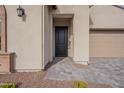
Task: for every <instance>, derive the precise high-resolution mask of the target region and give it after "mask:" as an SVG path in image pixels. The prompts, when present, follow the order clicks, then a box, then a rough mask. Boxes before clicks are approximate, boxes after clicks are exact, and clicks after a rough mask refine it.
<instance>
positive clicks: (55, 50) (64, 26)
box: [54, 26, 69, 57]
mask: <svg viewBox="0 0 124 93" xmlns="http://www.w3.org/2000/svg"><path fill="white" fill-rule="evenodd" d="M57 27H60V28H67V45H66V47H67V49H66V52H67V53H66V54H67V55H66V56H65V57H68V34H69V31H68V29H69V27H68V26H55V31H56V28H57ZM54 34H55V35H56V32H55V33H54ZM55 35H54V36H55ZM55 37H56V36H55ZM54 39H55V57H57V56H56V38H54Z"/></svg>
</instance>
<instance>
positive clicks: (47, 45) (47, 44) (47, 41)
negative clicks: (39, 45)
mask: <svg viewBox="0 0 124 93" xmlns="http://www.w3.org/2000/svg"><path fill="white" fill-rule="evenodd" d="M51 29H52V28H51V26H50V13H49V8H48V6H44V66H45V65H46V64H47V63H48V62H50V61H51V49H52V48H51V32H50V30H51Z"/></svg>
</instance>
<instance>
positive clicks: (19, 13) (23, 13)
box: [17, 5, 25, 17]
mask: <svg viewBox="0 0 124 93" xmlns="http://www.w3.org/2000/svg"><path fill="white" fill-rule="evenodd" d="M17 15H18V16H19V17H22V16H24V15H25V10H24V9H23V8H22V7H21V6H20V5H19V7H18V8H17Z"/></svg>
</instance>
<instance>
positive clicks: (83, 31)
mask: <svg viewBox="0 0 124 93" xmlns="http://www.w3.org/2000/svg"><path fill="white" fill-rule="evenodd" d="M53 14H74V17H73V32H74V57H73V60H74V61H75V62H80V63H83V62H84V63H86V61H89V7H88V6H86V5H83V6H74V5H69V6H66V5H58V6H57V10H55V11H53Z"/></svg>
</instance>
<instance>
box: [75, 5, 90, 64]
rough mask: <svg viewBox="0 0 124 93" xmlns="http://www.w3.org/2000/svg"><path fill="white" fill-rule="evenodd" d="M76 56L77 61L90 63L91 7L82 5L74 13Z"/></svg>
mask: <svg viewBox="0 0 124 93" xmlns="http://www.w3.org/2000/svg"><path fill="white" fill-rule="evenodd" d="M73 31H74V57H73V60H74V61H75V62H77V63H81V64H88V61H89V7H88V6H80V7H78V10H77V11H76V14H75V15H74V20H73Z"/></svg>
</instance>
